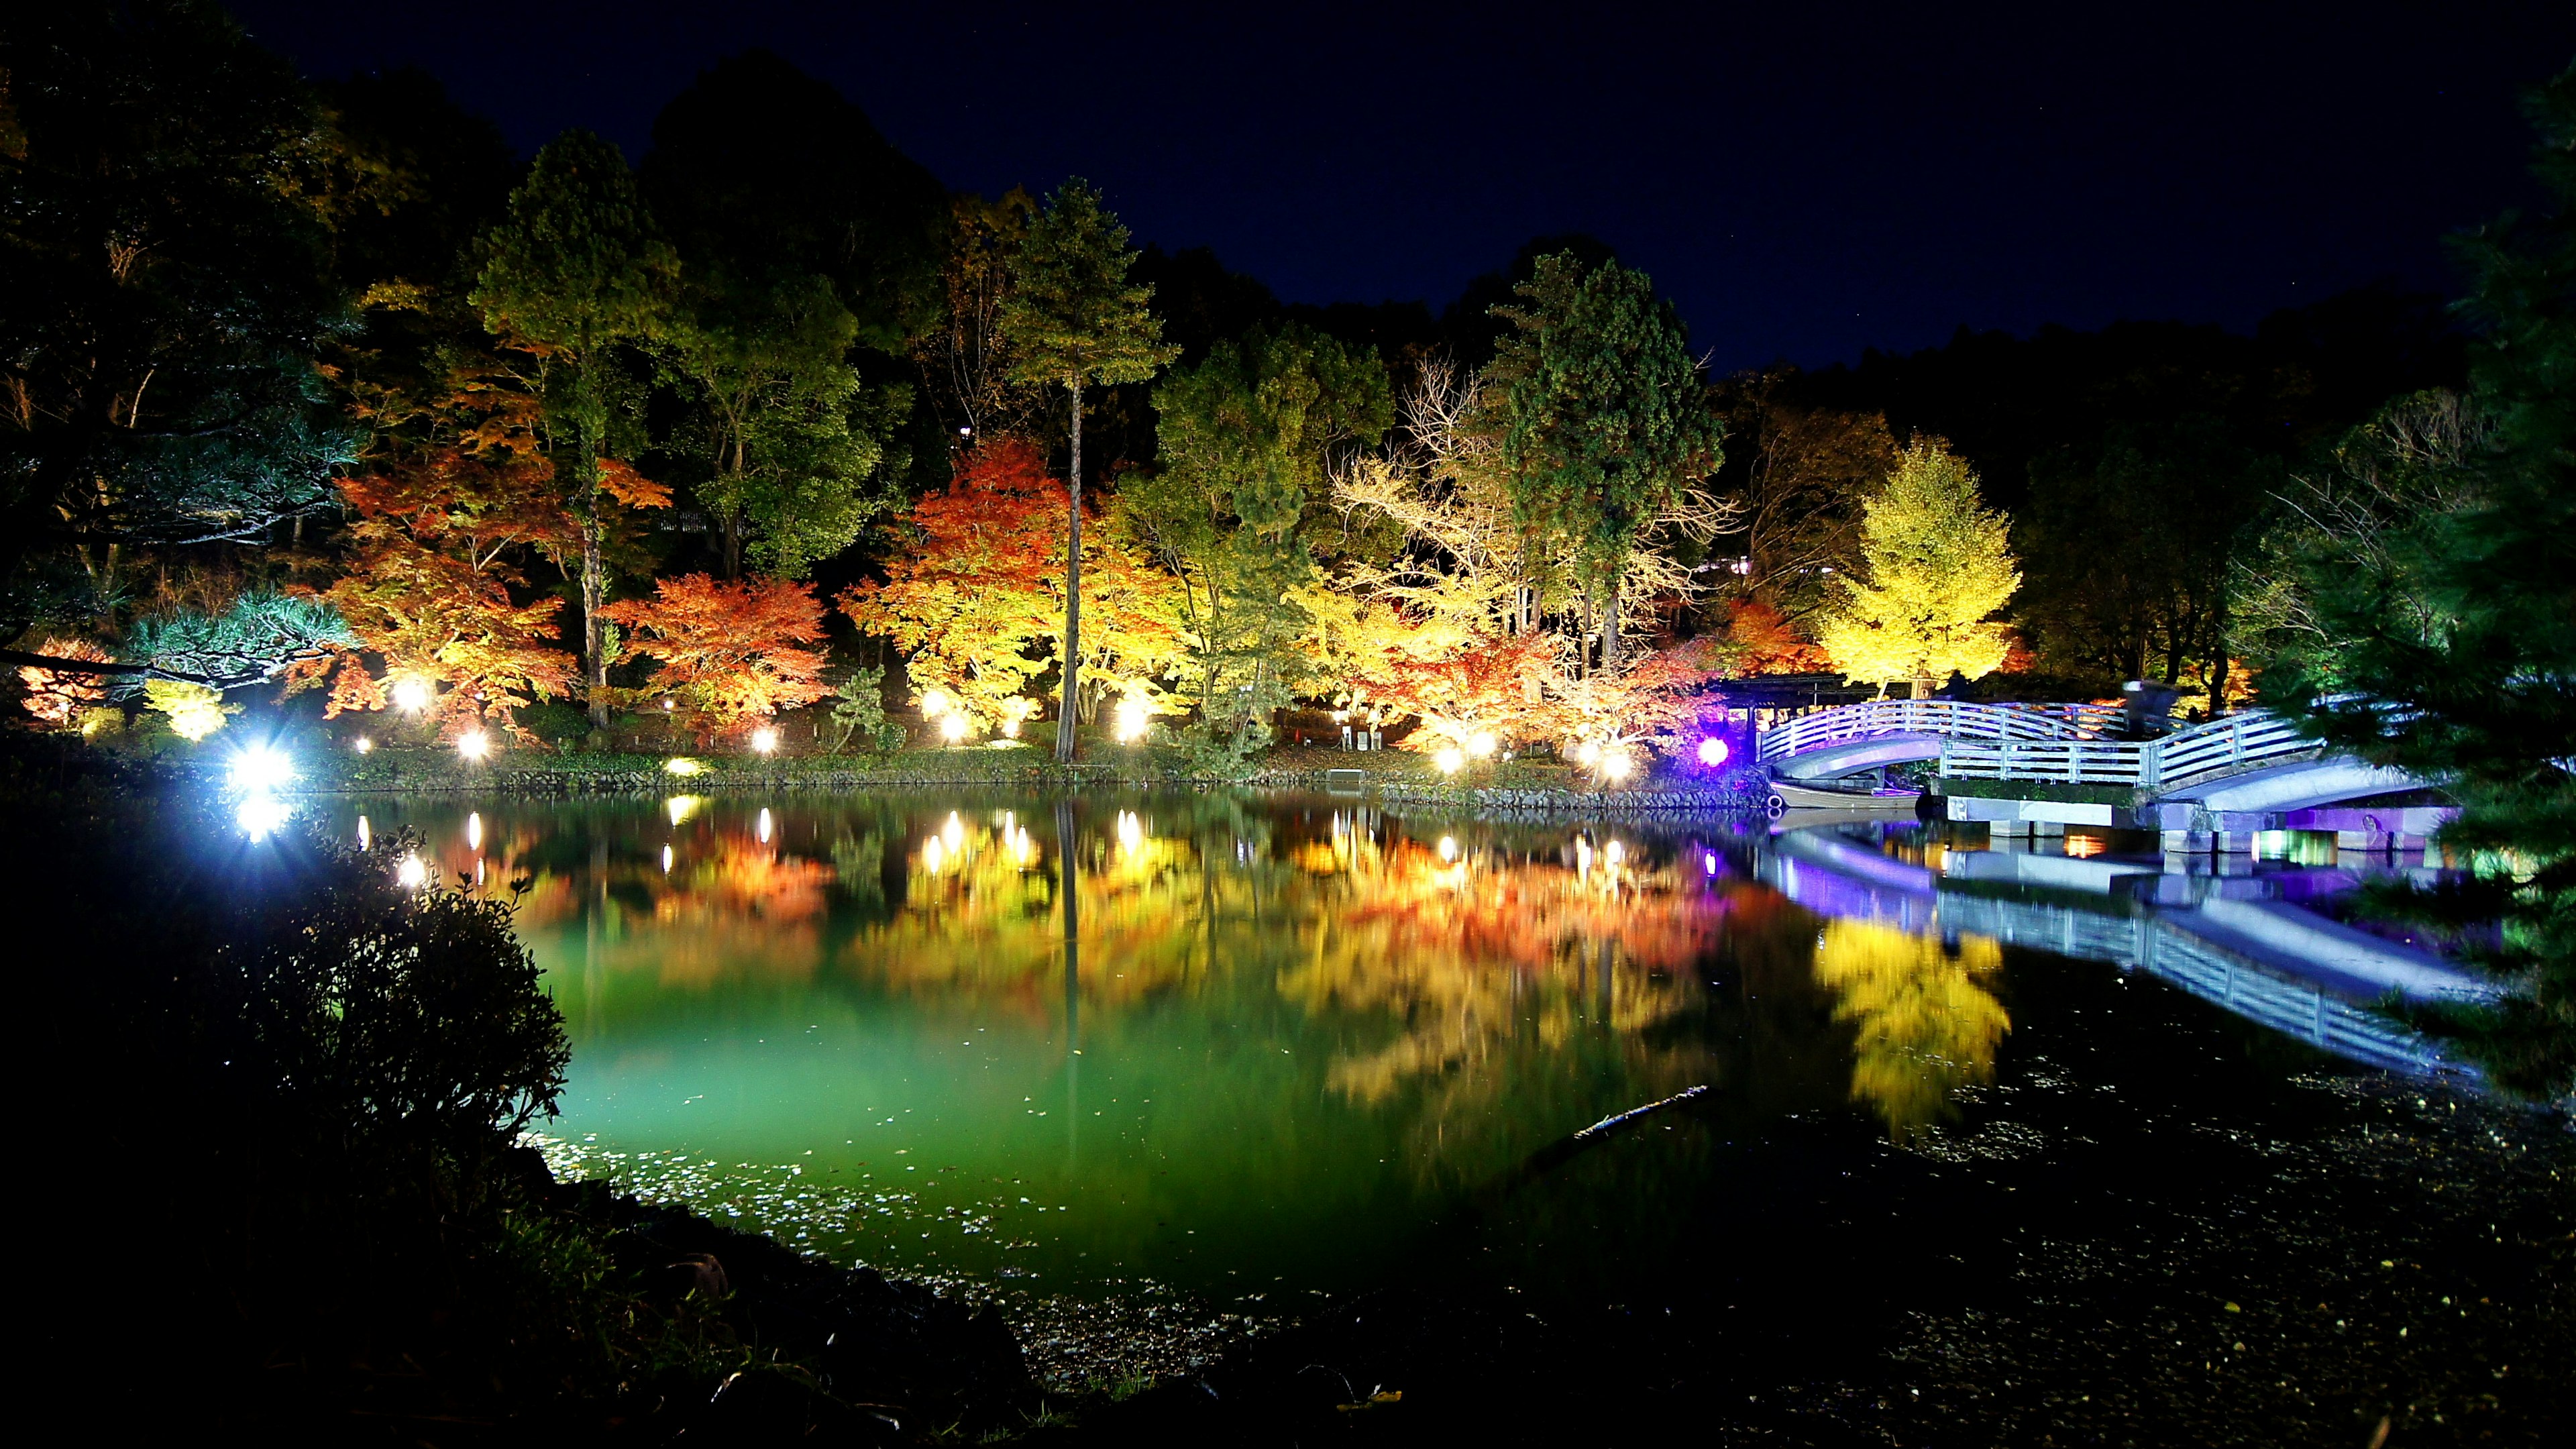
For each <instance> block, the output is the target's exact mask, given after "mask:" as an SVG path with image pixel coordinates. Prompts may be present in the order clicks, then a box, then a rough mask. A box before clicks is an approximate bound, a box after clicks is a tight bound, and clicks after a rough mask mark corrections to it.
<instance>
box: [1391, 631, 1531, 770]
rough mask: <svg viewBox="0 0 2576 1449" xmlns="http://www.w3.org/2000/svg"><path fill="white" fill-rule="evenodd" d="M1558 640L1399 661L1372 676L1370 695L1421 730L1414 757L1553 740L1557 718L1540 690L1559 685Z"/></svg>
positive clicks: (1491, 644) (1493, 643)
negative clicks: (1483, 739)
mask: <svg viewBox="0 0 2576 1449" xmlns="http://www.w3.org/2000/svg"><path fill="white" fill-rule="evenodd" d="M1556 653H1557V648H1556V638H1555V636H1553V635H1550V634H1516V635H1511V636H1508V637H1504V638H1497V639H1487V640H1483V641H1481V642H1479V643H1477V644H1475V645H1473V646H1472V647H1469V648H1466V649H1462V650H1459V651H1458V652H1456V653H1454V654H1448V655H1444V656H1441V657H1438V658H1432V659H1405V658H1398V659H1393V660H1390V661H1388V662H1387V663H1386V664H1385V665H1384V666H1382V667H1381V668H1379V669H1378V670H1376V671H1374V672H1373V673H1372V677H1371V681H1370V682H1371V685H1372V689H1371V694H1372V695H1373V696H1374V697H1375V698H1377V699H1379V700H1382V701H1383V702H1384V705H1385V707H1386V708H1387V709H1388V710H1389V711H1391V712H1392V713H1395V714H1398V715H1407V714H1409V715H1412V716H1415V717H1416V718H1418V719H1419V720H1420V721H1421V726H1420V727H1419V728H1417V729H1416V730H1414V731H1413V732H1412V733H1411V734H1409V735H1407V736H1405V738H1404V741H1403V743H1404V745H1405V746H1406V747H1407V748H1410V749H1416V750H1439V749H1446V748H1451V747H1455V748H1457V749H1461V750H1467V751H1470V752H1474V753H1481V752H1482V751H1481V750H1479V749H1478V740H1477V737H1478V736H1479V735H1484V736H1489V737H1490V739H1489V740H1487V741H1486V742H1485V743H1486V744H1487V746H1488V747H1490V746H1493V745H1500V744H1508V743H1514V742H1521V741H1528V740H1532V739H1539V738H1544V737H1546V736H1548V735H1551V734H1553V733H1555V718H1556V715H1557V713H1558V711H1557V710H1556V709H1555V708H1554V706H1553V704H1552V703H1551V702H1550V701H1549V700H1548V698H1547V697H1546V696H1545V695H1544V694H1542V692H1541V686H1543V685H1546V684H1550V683H1553V682H1554V681H1555V679H1556V677H1557V663H1556Z"/></svg>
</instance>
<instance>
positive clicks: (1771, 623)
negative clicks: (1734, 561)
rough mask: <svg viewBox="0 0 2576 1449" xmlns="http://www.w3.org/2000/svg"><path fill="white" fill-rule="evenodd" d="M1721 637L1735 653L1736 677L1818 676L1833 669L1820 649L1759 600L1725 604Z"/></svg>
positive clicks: (1829, 657) (1732, 601)
mask: <svg viewBox="0 0 2576 1449" xmlns="http://www.w3.org/2000/svg"><path fill="white" fill-rule="evenodd" d="M1724 607H1725V613H1726V628H1725V632H1724V637H1725V639H1726V641H1727V643H1728V644H1730V645H1732V646H1733V647H1734V649H1735V651H1736V660H1735V672H1736V673H1738V674H1820V673H1823V672H1824V671H1825V670H1827V669H1830V668H1832V667H1833V659H1832V656H1830V655H1828V654H1826V653H1825V651H1824V649H1823V647H1822V646H1820V645H1818V644H1817V643H1816V642H1815V641H1814V640H1812V639H1809V638H1808V637H1807V636H1806V635H1804V634H1801V633H1799V632H1798V628H1797V626H1796V625H1794V624H1792V623H1790V622H1789V620H1788V619H1787V618H1786V617H1785V616H1783V615H1782V614H1781V612H1780V611H1779V610H1778V609H1776V608H1773V607H1772V606H1771V605H1769V604H1767V603H1765V602H1763V601H1762V600H1760V599H1731V600H1728V601H1727V603H1726V604H1725V606H1724Z"/></svg>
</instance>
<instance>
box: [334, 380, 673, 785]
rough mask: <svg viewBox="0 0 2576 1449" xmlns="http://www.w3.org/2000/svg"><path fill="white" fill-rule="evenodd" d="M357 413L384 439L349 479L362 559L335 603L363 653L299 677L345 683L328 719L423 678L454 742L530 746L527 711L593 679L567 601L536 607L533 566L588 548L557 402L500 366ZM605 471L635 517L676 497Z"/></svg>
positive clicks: (355, 558) (632, 476) (610, 467)
mask: <svg viewBox="0 0 2576 1449" xmlns="http://www.w3.org/2000/svg"><path fill="white" fill-rule="evenodd" d="M357 411H358V414H359V416H360V417H361V418H362V419H364V420H365V421H368V422H370V423H372V424H374V425H375V426H376V427H377V429H378V436H379V438H380V439H383V440H384V442H383V444H382V447H381V450H380V451H379V453H378V455H377V457H376V458H375V459H374V460H373V461H374V462H375V464H376V466H375V467H374V468H373V469H371V470H370V471H368V472H366V473H363V474H360V475H357V476H353V477H348V478H343V479H341V480H340V494H341V497H342V499H343V501H344V502H345V503H346V504H347V505H348V508H349V510H350V513H351V515H352V518H353V521H352V522H351V524H350V528H349V534H350V541H351V544H352V545H353V552H352V556H351V558H350V560H349V569H348V571H347V572H346V573H345V574H344V575H343V576H342V577H341V578H340V579H338V580H337V581H336V582H334V583H333V584H332V585H331V586H330V588H328V589H326V590H323V591H322V592H321V593H320V595H319V597H320V598H322V599H323V600H324V601H326V602H328V603H329V604H330V605H331V606H332V607H333V608H335V609H337V610H338V611H339V613H340V616H341V618H343V619H345V620H346V621H347V622H348V625H349V629H350V632H351V633H353V634H355V635H356V636H357V638H358V640H359V643H360V646H361V647H360V648H359V649H357V650H350V651H344V652H342V653H340V654H338V655H336V656H333V657H330V658H324V659H318V660H313V661H308V662H306V663H303V664H300V665H299V666H297V668H296V669H295V670H294V671H293V672H292V676H291V677H292V678H293V679H294V681H295V684H296V686H298V687H307V686H310V685H312V684H315V683H319V682H321V681H322V680H323V679H324V678H326V677H327V678H328V679H329V681H330V684H331V695H330V700H329V703H328V704H327V706H326V707H325V710H324V713H325V715H326V716H337V715H340V714H344V713H348V712H350V711H353V710H381V709H384V708H386V707H387V704H388V702H389V699H388V686H389V685H391V684H394V683H398V682H416V683H418V684H420V685H423V686H426V687H427V689H428V690H429V692H430V697H429V702H428V704H427V706H426V712H427V713H428V714H429V715H430V716H431V718H433V719H434V720H435V721H436V723H437V725H438V728H439V732H440V733H441V734H442V735H443V736H446V737H449V738H453V737H455V736H457V735H460V734H463V733H465V732H466V731H468V730H471V729H474V728H477V727H479V726H481V725H482V724H484V723H486V722H493V723H498V724H500V725H502V726H504V727H505V728H508V729H509V730H511V731H512V732H513V733H518V734H522V735H524V733H525V731H523V730H522V729H521V728H520V726H519V724H518V721H517V718H516V713H515V712H516V711H517V710H519V709H523V708H525V707H526V706H528V705H529V704H531V703H534V702H535V701H537V700H541V699H561V698H565V697H568V696H570V695H571V694H572V693H574V692H575V690H576V689H577V687H578V685H579V681H580V666H579V662H578V660H577V659H576V658H575V657H574V655H573V654H572V653H571V652H570V651H568V650H566V649H564V648H562V647H561V642H560V637H559V631H560V626H559V623H558V619H557V616H558V615H559V614H561V612H562V611H563V600H562V599H560V598H556V597H552V596H543V595H541V596H538V597H535V598H531V599H528V600H527V601H526V602H521V595H522V594H524V593H525V592H526V590H527V589H528V586H529V581H528V578H527V576H526V573H525V570H524V563H525V561H526V560H528V559H529V558H530V557H531V556H535V557H543V558H548V559H551V560H554V561H555V562H557V563H558V564H560V563H561V562H562V561H563V560H565V559H566V558H568V557H571V556H574V555H575V554H577V552H578V550H579V549H580V546H581V534H580V527H579V523H578V520H576V519H575V518H574V517H573V516H572V513H571V511H570V510H569V509H568V508H567V507H566V505H565V502H564V499H563V497H562V492H561V490H560V489H559V488H558V487H557V486H556V483H555V468H554V464H553V462H552V460H551V459H549V458H548V456H547V454H546V450H545V444H544V437H545V434H544V431H543V411H542V403H541V402H540V400H539V399H538V398H537V397H536V396H535V395H534V394H533V393H531V392H530V391H529V390H528V389H527V388H525V387H524V386H521V385H519V384H518V382H517V380H516V379H514V378H512V377H511V376H510V375H509V374H508V373H507V372H505V371H504V370H503V369H501V368H500V367H498V366H497V365H493V364H490V363H480V364H473V363H469V364H466V365H464V366H460V367H459V368H457V369H456V370H455V371H454V372H452V373H450V374H449V375H448V377H447V378H446V380H445V388H444V391H443V392H442V393H441V394H440V395H439V396H437V397H435V398H433V399H431V400H429V401H427V402H423V401H420V400H417V399H414V398H411V397H409V396H408V395H405V394H402V393H398V392H392V391H386V392H377V393H363V392H362V394H361V401H360V404H359V406H358V409H357ZM601 474H602V477H601V482H602V486H603V488H604V489H605V490H606V491H607V492H608V494H609V495H610V497H611V498H613V499H614V500H616V502H617V503H619V504H620V505H622V506H624V507H626V508H630V509H631V508H663V507H668V506H669V505H670V501H671V495H670V490H669V489H667V488H665V487H663V486H662V485H661V484H658V483H655V482H653V481H651V480H649V479H646V478H644V477H642V476H641V475H639V474H637V473H636V471H635V470H634V469H633V468H632V467H630V466H628V465H627V464H625V463H623V462H621V461H619V460H616V459H613V458H611V459H602V460H601ZM367 655H372V656H374V657H375V659H376V660H377V661H379V662H380V664H381V669H380V670H379V669H377V668H371V667H370V665H369V662H368V659H367V658H366V657H365V656H367Z"/></svg>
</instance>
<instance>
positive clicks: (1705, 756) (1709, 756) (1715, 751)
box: [1699, 735, 1726, 770]
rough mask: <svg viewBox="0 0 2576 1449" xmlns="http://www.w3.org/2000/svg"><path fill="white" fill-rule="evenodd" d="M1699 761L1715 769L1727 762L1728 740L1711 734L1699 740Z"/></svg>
mask: <svg viewBox="0 0 2576 1449" xmlns="http://www.w3.org/2000/svg"><path fill="white" fill-rule="evenodd" d="M1699 762H1700V763H1701V764H1703V765H1706V766H1708V767H1709V768H1710V769H1712V770H1714V769H1716V768H1717V767H1718V766H1720V765H1723V764H1725V763H1726V741H1724V740H1721V739H1719V738H1718V737H1717V736H1715V735H1709V736H1707V737H1706V738H1704V739H1702V740H1701V741H1700V742H1699Z"/></svg>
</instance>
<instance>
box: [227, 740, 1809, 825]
mask: <svg viewBox="0 0 2576 1449" xmlns="http://www.w3.org/2000/svg"><path fill="white" fill-rule="evenodd" d="M1014 753H1016V752H1014ZM1306 753H1308V754H1310V755H1311V754H1313V753H1316V752H1306ZM1333 753H1335V754H1339V753H1340V752H1333ZM1341 757H1342V758H1346V759H1357V760H1366V761H1369V762H1370V763H1369V764H1360V765H1344V764H1328V763H1324V762H1322V761H1320V760H1315V759H1311V758H1306V759H1296V760H1293V761H1282V762H1280V763H1277V764H1274V765H1271V766H1270V767H1268V768H1264V769H1260V770H1256V771H1253V772H1251V773H1250V774H1248V775H1245V776H1243V777H1241V778H1225V777H1221V776H1215V775H1208V774H1198V773H1192V772H1189V771H1188V770H1187V769H1186V767H1185V766H1182V767H1176V766H1175V764H1174V763H1166V762H1161V761H1154V760H1123V761H1118V762H1115V763H1082V764H1075V765H1069V766H1068V765H1059V764H1056V763H1054V762H1053V761H1045V762H1037V763H1023V762H1021V761H1019V760H1017V759H1013V758H1009V757H1007V756H1001V755H985V754H979V753H972V752H966V751H959V752H956V754H955V755H954V756H949V757H941V756H937V755H905V756H896V757H893V758H891V759H887V758H881V757H880V758H876V759H871V758H869V757H863V756H862V757H812V756H791V757H787V758H784V759H776V760H757V761H746V760H737V759H731V758H724V757H716V758H707V757H697V756H690V757H681V758H687V759H689V760H690V761H691V762H692V764H693V766H694V768H693V769H692V770H691V771H690V772H688V773H686V774H675V773H673V772H672V771H671V770H670V769H669V767H668V761H667V758H666V757H663V756H658V755H633V754H623V755H569V756H563V757H560V758H557V759H551V760H547V761H545V762H544V763H542V764H534V763H531V764H529V765H524V766H523V765H517V764H512V763H496V764H488V765H469V764H463V763H460V762H456V761H453V760H452V759H450V758H449V757H447V756H446V754H445V752H430V751H418V752H414V751H404V752H401V753H400V754H396V753H395V752H392V751H379V752H377V753H375V754H373V755H369V756H365V757H362V758H360V759H358V760H347V759H342V760H337V761H335V762H334V768H332V769H330V770H328V771H327V772H317V773H318V774H319V777H318V778H312V779H308V780H304V781H299V782H298V783H297V784H295V785H294V786H292V787H289V788H286V789H281V790H279V791H278V792H277V793H278V794H280V795H282V796H289V797H301V796H318V795H438V794H477V793H480V794H500V795H508V796H515V797H521V798H529V799H571V798H578V797H585V796H597V797H620V796H623V797H632V796H664V795H671V794H718V793H733V792H739V791H748V790H796V791H817V792H865V791H881V790H915V789H961V788H963V789H1000V790H1036V791H1047V792H1052V791H1073V792H1084V791H1098V790H1195V791H1202V792H1203V791H1209V790H1292V791H1307V792H1312V793H1315V794H1323V795H1331V796H1334V797H1336V798H1345V799H1349V800H1352V801H1354V802H1356V803H1364V804H1377V805H1384V806H1404V807H1413V808H1433V809H1439V808H1447V809H1460V810H1473V811H1478V812H1499V813H1521V814H1533V815H1544V816H1583V815H1595V816H1697V815H1735V814H1745V813H1753V814H1759V813H1761V811H1762V809H1763V803H1764V801H1765V799H1766V798H1767V796H1768V794H1769V792H1770V783H1769V780H1768V778H1767V776H1765V775H1764V774H1763V773H1761V772H1759V771H1756V770H1738V771H1734V772H1732V773H1729V774H1726V775H1721V776H1718V777H1716V778H1713V779H1710V780H1708V781H1705V782H1692V783H1676V782H1669V781H1653V780H1649V781H1646V782H1643V783H1641V784H1639V785H1637V786H1634V787H1631V788H1620V789H1588V788H1580V787H1576V786H1573V785H1571V784H1567V783H1559V782H1557V781H1555V780H1553V779H1549V778H1545V776H1544V775H1542V774H1541V772H1540V770H1539V769H1537V768H1532V767H1521V768H1518V769H1515V767H1513V766H1508V765H1507V766H1502V767H1499V768H1498V769H1495V770H1491V771H1488V772H1487V777H1486V778H1485V779H1481V780H1475V781H1451V780H1446V779H1441V778H1438V777H1436V776H1427V775H1426V774H1425V773H1423V771H1421V770H1420V769H1411V768H1403V767H1402V766H1398V767H1393V768H1390V767H1388V766H1387V764H1385V763H1384V762H1385V761H1386V760H1387V759H1388V758H1389V755H1387V754H1381V753H1380V752H1375V751H1370V752H1361V753H1356V754H1347V755H1342V756H1341ZM1395 758H1399V759H1402V760H1403V761H1404V762H1405V764H1408V765H1410V764H1414V763H1416V762H1415V761H1414V760H1413V758H1412V757H1410V756H1402V757H1395ZM182 768H183V770H185V771H186V773H188V774H190V775H192V776H194V777H196V778H199V779H201V780H202V779H207V778H210V777H212V776H213V775H214V771H213V770H212V769H210V768H209V767H206V766H203V765H199V764H198V763H197V762H194V761H190V762H188V763H187V764H186V765H184V766H182ZM1338 771H1356V772H1358V773H1359V774H1360V775H1361V777H1362V778H1361V781H1360V783H1359V784H1358V785H1357V786H1356V788H1354V787H1352V786H1350V785H1349V784H1348V782H1347V781H1338V782H1337V781H1330V780H1329V779H1328V775H1329V774H1330V773H1332V772H1338ZM1505 772H1509V773H1505ZM1558 773H1562V774H1565V775H1568V776H1570V775H1571V774H1572V773H1573V772H1572V771H1570V770H1561V771H1560V770H1548V771H1546V774H1551V775H1552V774H1558ZM1534 776H1536V777H1537V778H1533V777H1534Z"/></svg>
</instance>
